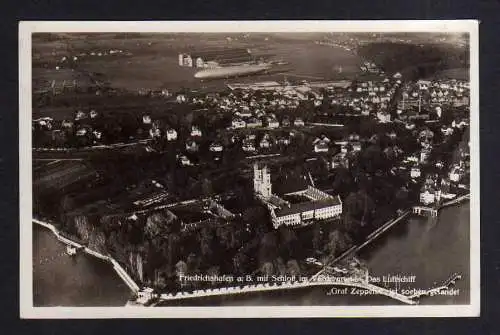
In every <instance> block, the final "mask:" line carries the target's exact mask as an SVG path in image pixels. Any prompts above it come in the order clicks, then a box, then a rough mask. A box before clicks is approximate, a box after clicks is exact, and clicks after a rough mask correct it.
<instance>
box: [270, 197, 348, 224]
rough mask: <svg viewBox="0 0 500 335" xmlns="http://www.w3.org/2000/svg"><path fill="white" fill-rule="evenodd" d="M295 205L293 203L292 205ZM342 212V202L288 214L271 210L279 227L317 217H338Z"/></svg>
mask: <svg viewBox="0 0 500 335" xmlns="http://www.w3.org/2000/svg"><path fill="white" fill-rule="evenodd" d="M339 200H340V199H339ZM292 206H293V205H292ZM341 214H342V202H341V201H340V203H339V204H334V205H330V206H325V207H320V208H312V209H309V210H305V211H302V212H301V211H298V212H296V213H290V214H286V215H279V214H278V215H277V214H276V213H275V212H274V210H271V218H272V221H273V226H274V228H275V229H276V228H278V227H279V226H281V225H285V226H298V225H301V224H302V223H303V222H304V221H308V220H312V219H317V220H325V219H330V218H334V217H337V216H339V215H341Z"/></svg>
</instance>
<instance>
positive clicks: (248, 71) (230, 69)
mask: <svg viewBox="0 0 500 335" xmlns="http://www.w3.org/2000/svg"><path fill="white" fill-rule="evenodd" d="M269 69H271V65H269V64H244V65H233V66H224V67H218V68H213V69H206V70H201V71H199V72H196V73H195V75H194V77H195V78H198V79H221V78H230V77H239V76H248V75H252V74H257V73H261V72H264V71H267V70H269Z"/></svg>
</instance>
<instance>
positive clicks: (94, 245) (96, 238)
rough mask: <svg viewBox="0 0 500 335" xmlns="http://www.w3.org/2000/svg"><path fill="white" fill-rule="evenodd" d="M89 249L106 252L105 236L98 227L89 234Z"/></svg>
mask: <svg viewBox="0 0 500 335" xmlns="http://www.w3.org/2000/svg"><path fill="white" fill-rule="evenodd" d="M89 249H91V250H95V251H97V252H100V253H103V254H106V253H107V251H106V237H105V236H104V233H103V232H102V231H101V230H100V229H98V228H94V229H93V230H92V232H91V233H90V236H89Z"/></svg>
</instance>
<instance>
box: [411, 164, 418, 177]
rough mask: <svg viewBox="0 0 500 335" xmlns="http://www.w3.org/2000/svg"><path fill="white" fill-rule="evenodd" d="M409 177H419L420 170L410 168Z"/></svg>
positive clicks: (415, 167)
mask: <svg viewBox="0 0 500 335" xmlns="http://www.w3.org/2000/svg"><path fill="white" fill-rule="evenodd" d="M410 177H412V178H418V177H420V168H419V167H417V166H414V167H412V168H411V171H410Z"/></svg>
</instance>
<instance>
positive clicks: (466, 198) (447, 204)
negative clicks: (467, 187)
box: [439, 193, 470, 209]
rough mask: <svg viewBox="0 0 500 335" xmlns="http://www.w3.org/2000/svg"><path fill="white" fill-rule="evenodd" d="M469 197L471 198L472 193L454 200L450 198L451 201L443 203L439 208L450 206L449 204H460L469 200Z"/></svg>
mask: <svg viewBox="0 0 500 335" xmlns="http://www.w3.org/2000/svg"><path fill="white" fill-rule="evenodd" d="M469 199H470V193H468V194H465V195H462V196H460V197H457V198H456V199H453V200H450V201H447V202H445V203H443V204H442V205H441V207H440V208H439V209H441V208H444V207H448V206H453V205H455V204H458V203H460V202H462V201H465V200H469Z"/></svg>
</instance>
